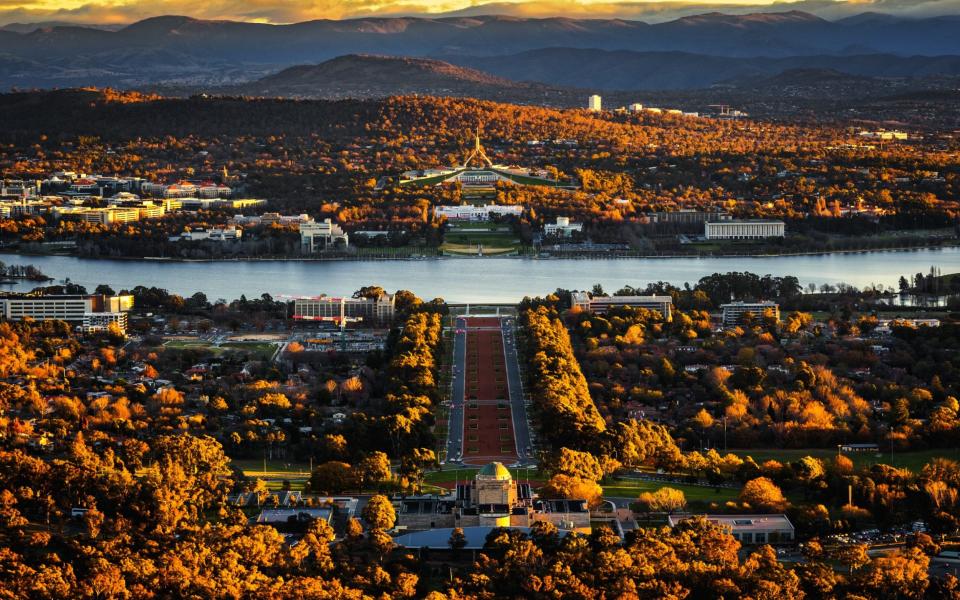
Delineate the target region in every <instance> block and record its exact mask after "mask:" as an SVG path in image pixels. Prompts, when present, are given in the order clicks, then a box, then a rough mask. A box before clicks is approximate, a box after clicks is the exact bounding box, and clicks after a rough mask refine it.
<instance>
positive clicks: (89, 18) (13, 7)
mask: <svg viewBox="0 0 960 600" xmlns="http://www.w3.org/2000/svg"><path fill="white" fill-rule="evenodd" d="M774 10H775V11H783V10H803V11H807V12H811V13H814V14H817V15H820V16H823V17H825V18H840V17H844V16H850V15H853V14H859V13H862V12H867V11H875V12H883V13H889V14H894V15H902V16H918V17H919V16H933V15H944V14H960V0H797V1H777V0H772V1H765V0H742V1H741V0H734V1H729V0H664V1H650V2H632V1H624V2H617V1H606V0H527V1H524V0H513V1H505V2H504V1H501V2H483V1H482V0H406V1H404V0H305V1H300V0H211V1H208V2H203V3H198V2H195V1H192V0H116V1H112V0H106V1H102V2H90V3H82V2H74V1H72V0H61V1H57V0H0V23H12V22H47V21H56V22H69V23H97V24H111V23H131V22H135V21H139V20H141V19H145V18H148V17H154V16H159V15H187V16H191V17H195V18H198V19H229V20H237V21H259V22H267V23H294V22H299V21H307V20H312V19H345V18H354V17H369V16H378V15H379V16H401V15H403V16H437V15H450V16H454V15H460V16H470V15H483V14H505V15H514V16H518V17H548V16H567V17H576V18H624V19H639V20H645V21H651V22H652V21H663V20H668V19H674V18H677V17H680V16H685V15H691V14H699V13H703V12H712V11H720V12H726V13H732V14H735V13H745V12H755V11H774Z"/></svg>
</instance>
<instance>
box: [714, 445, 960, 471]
mask: <svg viewBox="0 0 960 600" xmlns="http://www.w3.org/2000/svg"><path fill="white" fill-rule="evenodd" d="M731 452H733V453H734V454H737V455H739V456H752V457H753V460H755V461H757V462H758V463H762V462H763V461H766V460H778V461H780V462H793V461H797V460H800V459H801V458H803V457H804V456H813V457H815V458H821V459H830V458H833V457H834V456H836V455H837V451H836V450H831V449H827V448H814V449H809V450H795V449H763V450H731ZM844 455H845V456H846V457H847V458H849V459H850V460H852V461H853V464H854V466H856V467H857V468H861V467H870V466H873V465H875V464H878V463H883V464H887V465H891V466H894V467H897V468H900V469H910V470H911V471H914V472H918V471H920V469H922V468H923V466H924V465H926V464H927V463H928V462H930V461H931V460H933V459H934V458H938V457H943V458H949V459H951V460H956V461H960V450H958V449H956V448H954V449H939V450H914V451H911V452H894V453H893V460H892V461H891V460H890V449H889V448H888V449H886V451H885V452H882V454H881V455H880V456H877V453H876V452H845V453H844Z"/></svg>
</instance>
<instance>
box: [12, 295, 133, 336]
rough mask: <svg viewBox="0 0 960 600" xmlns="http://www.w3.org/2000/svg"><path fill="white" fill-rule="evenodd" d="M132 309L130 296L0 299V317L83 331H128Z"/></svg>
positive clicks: (14, 296) (53, 296) (60, 296)
mask: <svg viewBox="0 0 960 600" xmlns="http://www.w3.org/2000/svg"><path fill="white" fill-rule="evenodd" d="M132 308H133V296H106V295H103V294H89V295H81V294H39V293H37V294H35V293H29V294H5V295H3V296H0V317H2V318H3V319H5V320H11V321H20V320H23V319H25V318H31V319H34V320H37V321H43V320H53V319H56V320H60V321H66V322H67V323H70V324H72V325H74V326H75V327H77V328H78V329H80V330H82V331H87V332H89V331H103V330H106V329H107V328H108V327H109V326H110V324H111V323H116V324H117V325H118V326H119V327H120V330H121V331H126V328H127V313H128V312H129V311H130V310H131V309H132Z"/></svg>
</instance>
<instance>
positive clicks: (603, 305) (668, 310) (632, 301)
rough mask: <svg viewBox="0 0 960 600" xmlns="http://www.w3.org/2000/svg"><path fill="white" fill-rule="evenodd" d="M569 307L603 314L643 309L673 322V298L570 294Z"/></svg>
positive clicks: (587, 293) (584, 293) (585, 293)
mask: <svg viewBox="0 0 960 600" xmlns="http://www.w3.org/2000/svg"><path fill="white" fill-rule="evenodd" d="M570 305H571V307H577V308H579V309H581V310H586V311H590V312H594V313H597V314H603V313H605V312H607V311H608V310H610V309H611V308H616V307H619V306H629V307H631V308H645V309H647V310H656V311H659V312H660V314H661V315H663V318H664V320H666V321H672V320H673V298H672V297H671V296H596V297H593V296H591V295H590V293H589V292H571V293H570Z"/></svg>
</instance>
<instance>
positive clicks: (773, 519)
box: [667, 514, 795, 545]
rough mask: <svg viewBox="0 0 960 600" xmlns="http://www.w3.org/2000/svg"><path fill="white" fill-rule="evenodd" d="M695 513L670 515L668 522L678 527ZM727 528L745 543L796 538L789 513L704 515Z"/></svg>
mask: <svg viewBox="0 0 960 600" xmlns="http://www.w3.org/2000/svg"><path fill="white" fill-rule="evenodd" d="M692 516H693V515H669V516H668V517H667V524H669V525H670V527H676V526H677V525H679V524H680V523H682V522H683V521H686V520H687V519H690V518H692ZM703 516H704V517H706V519H707V520H708V521H710V522H711V523H715V524H717V525H719V526H720V527H722V528H723V529H725V530H726V531H727V533H729V534H730V535H732V536H733V537H734V538H735V539H736V540H737V541H739V542H740V543H741V544H744V545H753V544H778V543H781V544H784V543H788V542H792V541H793V540H794V535H795V530H794V527H793V523H791V522H790V519H788V518H787V515H783V514H774V515H703Z"/></svg>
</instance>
